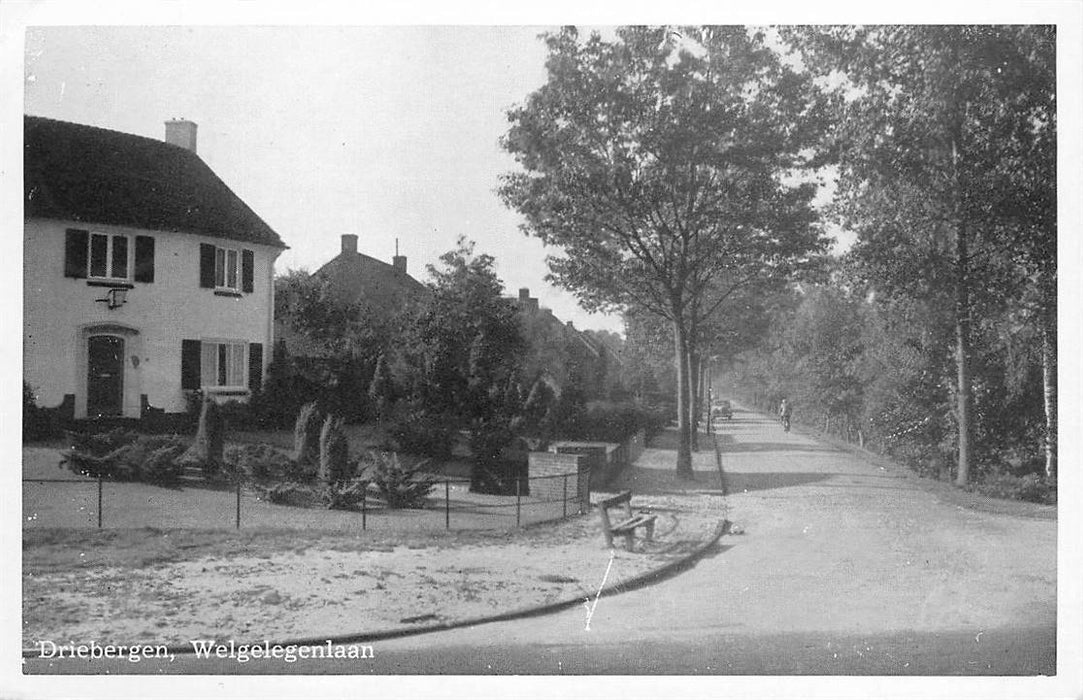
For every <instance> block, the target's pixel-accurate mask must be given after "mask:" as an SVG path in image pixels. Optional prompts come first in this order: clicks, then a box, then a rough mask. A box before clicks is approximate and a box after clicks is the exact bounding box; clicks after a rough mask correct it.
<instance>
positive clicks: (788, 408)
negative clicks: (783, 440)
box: [778, 399, 793, 433]
mask: <svg viewBox="0 0 1083 700" xmlns="http://www.w3.org/2000/svg"><path fill="white" fill-rule="evenodd" d="M792 413H793V406H792V405H790V402H789V401H788V400H786V399H782V403H780V404H779V406H778V420H779V422H780V423H782V429H783V430H785V431H786V432H787V433H788V432H790V415H791V414H792Z"/></svg>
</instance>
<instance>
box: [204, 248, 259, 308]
mask: <svg viewBox="0 0 1083 700" xmlns="http://www.w3.org/2000/svg"><path fill="white" fill-rule="evenodd" d="M254 279H255V253H254V252H253V251H251V250H248V249H242V250H238V249H236V248H223V247H221V246H216V245H212V244H210V243H200V244H199V286H200V287H205V288H208V289H213V290H215V294H221V295H224V296H241V292H243V293H245V294H250V293H251V292H252V291H253V289H254V288H255V287H254Z"/></svg>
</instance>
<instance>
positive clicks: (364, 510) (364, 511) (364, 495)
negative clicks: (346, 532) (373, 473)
mask: <svg viewBox="0 0 1083 700" xmlns="http://www.w3.org/2000/svg"><path fill="white" fill-rule="evenodd" d="M368 497H369V489H368V484H365V488H364V490H363V491H361V531H362V532H364V530H365V528H366V527H367V526H368V522H367V520H368V505H367V504H368Z"/></svg>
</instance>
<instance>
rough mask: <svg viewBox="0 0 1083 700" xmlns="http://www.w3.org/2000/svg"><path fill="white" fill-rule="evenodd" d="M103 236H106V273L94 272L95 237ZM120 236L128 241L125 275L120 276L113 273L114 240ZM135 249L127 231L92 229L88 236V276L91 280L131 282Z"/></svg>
mask: <svg viewBox="0 0 1083 700" xmlns="http://www.w3.org/2000/svg"><path fill="white" fill-rule="evenodd" d="M95 236H103V237H104V238H105V241H106V242H105V273H106V274H104V275H95V274H94V237H95ZM118 238H123V239H124V240H125V241H126V246H127V249H128V250H127V259H126V260H125V262H124V276H123V277H118V276H116V275H114V274H113V272H115V270H113V241H115V240H116V239H118ZM134 257H135V250H134V248H133V246H132V237H131V236H129V235H127V234H125V233H106V232H105V231H91V232H90V235H89V236H87V242H86V276H87V279H89V280H102V281H107V282H131V281H132V276H133V274H134V270H133V269H132V268H133V267H134V265H135V260H134Z"/></svg>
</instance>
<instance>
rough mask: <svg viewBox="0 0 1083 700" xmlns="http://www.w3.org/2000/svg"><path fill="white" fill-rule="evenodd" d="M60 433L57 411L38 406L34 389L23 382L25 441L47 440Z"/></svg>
mask: <svg viewBox="0 0 1083 700" xmlns="http://www.w3.org/2000/svg"><path fill="white" fill-rule="evenodd" d="M59 434H60V432H59V430H58V429H57V425H56V420H55V409H53V410H50V409H48V408H41V407H40V406H38V400H37V397H36V396H35V395H34V390H33V388H32V387H31V386H30V385H29V384H27V383H26V382H25V381H24V382H23V440H26V441H33V440H46V439H48V438H51V437H56V436H57V435H59Z"/></svg>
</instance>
